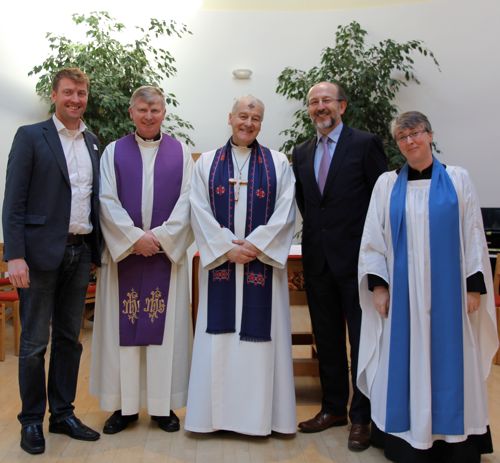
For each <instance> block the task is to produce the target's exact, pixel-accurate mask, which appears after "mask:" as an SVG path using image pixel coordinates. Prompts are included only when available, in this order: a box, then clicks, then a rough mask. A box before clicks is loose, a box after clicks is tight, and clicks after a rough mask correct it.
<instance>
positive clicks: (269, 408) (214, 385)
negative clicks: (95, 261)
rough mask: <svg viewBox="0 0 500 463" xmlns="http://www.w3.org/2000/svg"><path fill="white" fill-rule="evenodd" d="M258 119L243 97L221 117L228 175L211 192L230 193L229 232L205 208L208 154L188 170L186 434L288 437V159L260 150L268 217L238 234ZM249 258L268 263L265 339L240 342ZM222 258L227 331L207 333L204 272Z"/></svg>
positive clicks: (255, 104)
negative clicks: (190, 310) (270, 199)
mask: <svg viewBox="0 0 500 463" xmlns="http://www.w3.org/2000/svg"><path fill="white" fill-rule="evenodd" d="M263 114H264V106H263V104H262V102H260V100H258V99H256V98H254V97H251V96H247V97H242V98H240V99H238V100H237V101H236V103H235V105H234V107H233V110H232V112H231V114H230V115H229V124H230V125H231V127H232V138H231V142H230V143H228V144H227V145H226V146H225V147H224V148H223V149H224V150H225V151H224V155H223V156H222V157H223V159H224V160H225V161H227V160H228V158H227V156H226V155H225V154H226V153H230V154H229V156H232V162H233V166H234V177H235V178H234V179H233V178H232V179H228V178H225V181H223V182H221V183H220V185H219V184H218V185H219V186H218V187H217V188H216V192H214V193H213V194H217V195H219V194H220V195H227V194H228V192H229V191H231V194H232V195H234V196H233V199H232V200H231V201H230V204H231V205H232V206H231V207H234V233H233V232H232V231H231V230H230V229H229V228H227V227H222V226H221V225H220V224H219V222H218V221H217V219H216V218H215V217H214V213H213V211H212V207H211V198H210V187H209V182H210V180H209V177H210V172H211V166H212V163H213V161H214V159H215V158H216V157H217V156H218V154H216V151H211V152H207V153H203V154H202V156H201V157H200V158H199V159H198V161H197V162H196V165H195V169H194V173H193V178H192V182H191V188H192V189H191V221H192V226H193V231H194V234H195V238H196V242H197V244H198V248H199V252H200V259H201V268H200V274H199V282H200V303H199V311H198V317H197V320H196V333H195V340H194V346H193V358H192V363H191V375H190V378H189V392H188V402H187V410H186V423H185V429H186V430H188V431H194V432H213V431H216V430H221V429H223V430H229V431H235V432H239V433H243V434H249V435H268V434H270V433H271V431H277V432H281V433H294V432H295V430H296V417H295V391H294V382H293V369H292V356H291V332H290V331H291V328H290V310H289V299H288V279H287V271H286V261H287V258H288V253H289V250H290V244H291V241H292V236H293V230H294V222H295V205H294V192H295V188H294V184H295V182H294V179H293V174H292V171H291V168H290V166H289V162H288V159H287V158H286V157H285V156H284V155H283V154H281V153H278V152H276V151H272V150H268V151H267V152H268V153H269V154H268V155H269V158H268V160H269V162H270V163H271V164H273V165H274V170H275V172H276V199H275V204H274V212H273V213H272V215H271V216H270V218H269V220H268V221H267V223H265V224H264V225H259V226H258V227H257V228H255V229H254V230H253V231H252V232H251V233H250V234H248V235H247V236H246V237H245V224H246V221H247V219H248V220H251V218H249V217H248V216H247V192H248V191H250V190H251V187H252V181H251V179H249V176H248V174H249V171H250V169H249V165H251V164H252V159H251V156H256V155H257V153H262V151H259V150H267V149H266V148H263V147H261V146H260V145H258V143H257V141H256V137H257V134H258V133H259V131H260V127H261V122H262V118H263ZM250 145H251V146H252V147H253V149H251V148H250ZM217 153H222V152H221V151H217ZM259 155H260V154H259ZM240 181H241V183H240ZM247 181H248V182H249V183H247ZM255 183H256V182H255ZM231 184H232V185H231ZM259 191H260V190H256V192H257V193H258V192H259ZM226 197H227V196H226ZM256 201H257V200H256ZM230 210H231V211H232V210H233V209H230ZM229 214H230V213H229ZM234 240H236V242H235V241H234ZM236 254H239V256H238V255H236ZM245 256H248V258H247V257H245ZM255 258H256V259H258V260H259V261H260V262H263V263H264V264H268V265H270V266H271V267H272V272H273V274H272V300H271V326H270V341H269V340H268V341H266V342H251V341H248V340H244V339H240V334H239V333H240V326H241V325H242V323H241V319H242V300H243V294H242V293H243V273H244V267H245V265H243V263H244V262H250V261H253V260H254V259H255ZM227 261H231V262H235V263H236V264H235V266H236V276H235V291H236V297H235V304H234V305H235V307H234V309H233V310H235V323H234V329H235V332H224V333H221V334H210V333H207V317H209V314H208V309H207V306H208V302H207V301H208V297H207V294H208V293H209V282H208V277H209V271H210V270H212V269H214V268H216V267H218V266H220V265H221V264H223V263H225V262H227ZM227 298H228V299H229V295H228V296H227Z"/></svg>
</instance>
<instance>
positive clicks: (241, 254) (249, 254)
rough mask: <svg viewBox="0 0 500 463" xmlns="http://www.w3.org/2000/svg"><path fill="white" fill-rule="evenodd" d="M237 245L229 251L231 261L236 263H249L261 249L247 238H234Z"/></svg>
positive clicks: (228, 256) (228, 255)
mask: <svg viewBox="0 0 500 463" xmlns="http://www.w3.org/2000/svg"><path fill="white" fill-rule="evenodd" d="M233 244H235V245H236V246H235V247H234V248H233V249H231V250H230V251H228V252H227V254H226V255H227V258H228V259H229V262H233V263H235V264H248V262H251V261H252V260H254V259H255V258H256V257H257V255H258V254H259V253H260V251H259V250H258V249H257V248H256V247H255V246H254V245H253V244H252V243H250V242H249V241H247V240H233Z"/></svg>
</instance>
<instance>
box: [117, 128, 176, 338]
mask: <svg viewBox="0 0 500 463" xmlns="http://www.w3.org/2000/svg"><path fill="white" fill-rule="evenodd" d="M114 163H115V174H116V186H117V192H118V198H119V199H120V202H121V204H122V206H123V208H124V209H125V210H126V211H127V212H128V214H129V215H130V218H131V219H132V221H133V222H134V225H135V226H136V227H139V228H143V218H142V170H143V166H142V158H141V152H140V150H139V146H138V144H137V141H136V140H135V135H134V134H130V135H127V136H125V137H123V138H120V139H119V140H118V141H117V142H116V146H115V159H114ZM182 176H183V155H182V146H181V144H180V143H179V142H178V141H177V140H175V139H173V138H172V137H170V136H168V135H166V134H162V139H161V142H160V146H159V148H158V153H157V154H156V159H155V165H154V178H153V179H151V181H154V189H153V212H152V217H151V228H154V227H157V226H159V225H161V224H162V223H163V222H164V221H166V220H167V219H168V218H169V216H170V214H171V213H172V210H173V209H174V207H175V204H176V203H177V200H178V199H179V195H180V191H181V184H182ZM170 272H171V263H170V260H169V259H168V257H167V256H166V255H165V254H163V253H159V254H156V255H154V256H151V257H144V256H138V255H135V254H131V255H129V256H127V257H126V258H125V259H123V260H122V261H121V262H119V263H118V286H119V299H120V346H146V345H150V344H156V345H161V344H162V343H163V334H164V331H165V320H166V315H167V300H168V290H169V286H170Z"/></svg>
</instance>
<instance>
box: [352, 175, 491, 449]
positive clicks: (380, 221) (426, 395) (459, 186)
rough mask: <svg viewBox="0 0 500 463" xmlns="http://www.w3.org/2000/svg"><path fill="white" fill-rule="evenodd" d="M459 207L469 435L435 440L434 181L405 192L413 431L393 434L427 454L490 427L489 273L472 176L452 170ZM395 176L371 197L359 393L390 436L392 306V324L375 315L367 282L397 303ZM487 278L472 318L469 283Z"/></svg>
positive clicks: (364, 246) (362, 278) (362, 263)
mask: <svg viewBox="0 0 500 463" xmlns="http://www.w3.org/2000/svg"><path fill="white" fill-rule="evenodd" d="M446 172H448V174H449V176H450V178H451V180H452V182H453V185H454V187H455V190H456V192H457V196H458V200H459V213H460V240H461V250H460V251H461V264H462V266H461V274H462V288H463V297H462V300H463V307H462V319H463V350H464V399H465V400H464V427H465V435H461V436H449V435H448V436H443V435H435V434H432V419H431V376H430V375H431V365H430V359H431V354H430V349H431V334H430V311H431V308H430V298H431V293H430V285H431V277H430V259H431V256H430V255H429V254H430V253H429V220H428V209H429V208H428V204H429V189H430V182H431V180H416V181H409V182H408V188H407V192H406V223H407V230H408V232H407V233H408V280H409V298H410V326H411V328H410V330H411V340H410V422H411V428H410V430H409V431H406V432H403V433H394V435H395V436H397V437H399V438H402V439H404V440H405V441H407V442H408V443H409V444H410V445H411V446H412V447H414V448H417V449H428V448H430V447H432V444H433V441H435V440H438V439H442V440H445V441H446V442H461V441H463V440H465V439H466V438H467V436H468V435H471V434H484V433H485V432H486V426H487V425H488V404H487V392H486V378H487V377H488V374H489V372H490V367H491V360H492V357H493V355H494V353H495V351H496V348H497V343H498V341H497V334H496V322H495V306H494V301H493V289H492V278H491V267H490V262H489V258H488V252H487V246H486V240H485V235H484V229H483V222H482V218H481V211H480V207H479V203H478V200H477V197H476V193H475V190H474V187H473V185H472V183H471V181H470V178H469V175H468V173H467V171H465V170H464V169H462V168H460V167H454V166H447V168H446ZM396 180H397V174H396V172H395V171H393V172H387V173H385V174H383V175H381V176H380V178H379V179H378V181H377V183H376V185H375V187H374V189H373V193H372V198H371V202H370V207H369V209H368V215H367V217H366V222H365V228H364V232H363V238H362V242H361V249H360V256H359V285H360V293H359V294H360V302H361V307H362V309H363V318H362V323H361V336H360V340H361V341H360V348H359V363H358V387H359V389H360V390H361V391H362V392H363V393H364V394H365V395H367V396H368V397H369V398H370V401H371V410H372V419H373V421H374V422H375V424H376V425H377V427H378V428H379V429H381V430H382V431H385V418H386V403H387V378H388V362H389V341H390V330H391V315H392V306H391V307H390V308H389V316H388V318H387V319H384V318H382V317H381V316H380V315H379V314H378V312H377V311H376V310H375V308H374V305H373V300H372V294H373V293H371V292H370V291H369V290H368V282H367V280H368V277H367V275H368V274H373V275H377V276H379V277H381V278H383V279H384V280H385V281H386V282H387V283H388V284H389V290H390V293H391V300H392V286H391V282H392V281H393V278H392V269H393V262H394V260H393V258H394V256H393V249H392V241H391V240H392V238H391V226H390V217H389V211H390V199H391V192H392V189H393V186H394V183H395V182H396ZM477 272H482V274H483V276H484V281H485V284H486V289H487V294H485V295H482V296H481V305H480V308H479V311H477V312H475V313H473V314H467V306H466V301H467V296H466V278H467V277H469V276H471V275H473V274H475V273H477Z"/></svg>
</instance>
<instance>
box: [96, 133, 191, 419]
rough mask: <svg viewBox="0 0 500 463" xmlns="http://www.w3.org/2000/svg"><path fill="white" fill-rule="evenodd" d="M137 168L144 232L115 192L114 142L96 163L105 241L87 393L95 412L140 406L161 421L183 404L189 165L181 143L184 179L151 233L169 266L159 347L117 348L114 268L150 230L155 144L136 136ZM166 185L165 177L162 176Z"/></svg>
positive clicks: (186, 361) (135, 410) (186, 357)
mask: <svg viewBox="0 0 500 463" xmlns="http://www.w3.org/2000/svg"><path fill="white" fill-rule="evenodd" d="M136 140H137V141H138V144H139V148H140V151H141V157H142V163H143V176H142V178H143V182H142V217H143V222H144V230H141V229H140V228H138V227H135V226H134V224H133V222H132V219H131V218H130V216H129V215H128V213H127V212H126V211H125V209H123V207H122V205H121V203H120V200H119V199H118V195H117V187H116V177H115V168H114V150H115V142H112V143H110V144H109V145H108V146H107V148H106V150H105V151H104V153H103V155H102V158H101V188H100V203H101V227H102V231H103V235H104V239H105V242H106V247H105V249H104V252H103V256H102V267H101V268H100V270H99V274H98V283H97V292H96V306H95V315H94V328H93V339H92V361H91V371H90V392H91V393H92V394H95V395H97V396H99V403H100V406H101V408H102V409H104V410H108V411H114V410H120V409H121V410H122V413H123V414H124V415H131V414H135V413H138V412H139V410H140V409H141V408H142V407H146V408H147V410H148V413H149V414H150V415H157V416H168V415H169V413H170V409H176V408H179V407H183V406H184V405H185V404H186V399H187V385H188V376H189V363H190V356H191V344H192V332H191V322H190V320H191V315H190V305H189V278H188V263H187V258H186V249H187V248H188V246H189V245H190V244H191V242H192V240H193V237H192V231H191V227H190V223H189V215H190V206H189V188H190V179H191V174H192V166H193V161H192V159H191V155H190V153H189V152H188V150H187V149H186V147H185V146H184V145H183V148H182V150H183V159H184V162H183V177H182V185H181V193H180V196H179V199H178V201H177V203H176V205H175V207H174V209H173V211H172V213H171V215H170V217H169V218H168V220H167V221H166V222H164V223H163V224H162V225H161V226H159V227H156V228H154V229H152V232H153V233H154V234H155V236H156V237H157V238H158V240H159V241H160V244H161V248H162V250H164V251H165V253H166V255H167V256H168V258H169V259H170V261H171V263H172V270H171V276H170V287H169V293H168V301H167V316H166V321H165V333H164V337H163V344H162V345H159V346H157V345H151V346H146V347H135V346H131V347H120V342H119V310H120V303H119V296H118V268H117V263H118V262H119V261H120V260H122V259H124V258H125V257H127V256H128V255H129V254H130V253H131V250H132V247H133V245H134V243H135V242H136V241H137V240H138V239H139V238H140V237H141V236H142V235H143V233H144V231H145V230H149V225H150V223H151V216H152V203H153V186H154V185H153V181H152V179H153V178H154V161H155V159H156V153H157V151H158V146H159V143H160V141H153V142H149V141H148V142H147V141H144V140H142V139H140V138H138V137H136ZM165 181H168V178H165Z"/></svg>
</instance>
